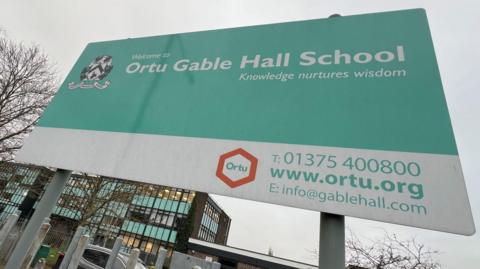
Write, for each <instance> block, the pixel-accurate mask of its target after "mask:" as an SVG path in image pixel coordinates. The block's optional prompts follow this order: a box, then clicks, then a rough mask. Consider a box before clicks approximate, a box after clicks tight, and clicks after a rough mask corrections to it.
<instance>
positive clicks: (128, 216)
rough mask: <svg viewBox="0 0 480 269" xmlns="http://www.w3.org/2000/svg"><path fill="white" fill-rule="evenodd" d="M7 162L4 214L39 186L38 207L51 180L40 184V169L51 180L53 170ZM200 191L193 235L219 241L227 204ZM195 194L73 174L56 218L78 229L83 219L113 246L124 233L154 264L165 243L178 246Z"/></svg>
mask: <svg viewBox="0 0 480 269" xmlns="http://www.w3.org/2000/svg"><path fill="white" fill-rule="evenodd" d="M2 165H3V166H1V167H0V217H1V216H3V215H5V216H7V215H8V214H11V213H13V212H15V211H16V210H17V209H19V208H21V207H22V205H23V204H24V203H25V197H26V196H27V193H32V189H39V190H38V191H37V192H38V195H36V198H37V199H35V201H34V203H33V204H32V206H31V207H32V208H30V210H33V209H34V207H35V202H36V200H38V197H40V196H41V194H42V192H43V187H44V185H45V184H46V183H45V182H44V181H45V180H43V181H42V182H44V183H45V184H42V185H41V188H38V186H37V187H36V188H34V186H36V185H39V184H38V182H39V180H38V178H40V177H39V175H43V177H42V178H47V182H48V179H49V178H51V177H52V176H53V172H52V171H51V170H49V169H46V168H42V167H33V166H25V165H19V164H11V163H4V164H2ZM200 194H201V195H202V197H204V198H202V199H201V200H202V201H204V202H203V203H197V208H196V209H195V212H198V214H196V218H198V219H199V220H198V221H196V223H198V224H196V225H197V226H198V225H199V226H198V227H197V228H198V231H199V233H198V235H197V234H194V235H193V236H194V237H198V238H200V239H203V240H206V241H209V242H215V238H216V235H217V232H218V230H219V229H218V227H219V214H220V212H221V209H219V207H218V205H216V204H215V202H214V201H213V200H211V199H210V198H208V195H207V194H202V193H200ZM34 196H35V195H34ZM195 196H198V195H197V193H195V192H194V191H190V190H185V189H178V188H171V187H165V186H159V185H153V184H147V183H141V182H135V181H127V180H119V179H114V178H109V177H99V176H93V175H87V174H73V175H72V177H71V178H70V180H69V181H68V182H67V185H66V187H65V188H64V190H63V193H62V195H61V197H60V199H59V201H58V203H57V206H56V207H55V208H54V211H53V212H52V213H53V215H52V218H56V219H57V221H58V222H59V223H73V224H72V226H71V227H70V229H72V230H73V229H75V228H76V227H75V226H77V225H83V226H86V227H87V228H88V230H89V233H90V235H91V238H93V243H94V244H97V245H101V246H106V247H111V246H112V245H113V242H114V240H115V238H116V237H117V236H121V237H122V238H123V251H126V252H128V251H129V250H130V249H132V248H138V249H140V251H141V256H140V258H141V259H142V260H144V261H145V262H146V263H147V264H149V263H151V262H154V261H155V259H156V256H157V254H158V251H159V249H160V247H163V248H166V249H168V250H169V251H170V252H171V251H172V249H173V247H174V245H175V242H176V240H177V230H178V227H177V226H178V224H179V223H185V222H184V221H182V220H183V219H184V218H186V217H187V214H188V212H189V210H190V209H191V204H192V201H193V199H194V197H195ZM205 197H206V198H205ZM219 210H220V211H219ZM222 212H223V211H222ZM223 214H224V213H223ZM197 215H198V216H197ZM200 218H201V220H200ZM227 218H228V216H227ZM53 228H55V227H53ZM227 232H228V229H227ZM225 241H226V240H225Z"/></svg>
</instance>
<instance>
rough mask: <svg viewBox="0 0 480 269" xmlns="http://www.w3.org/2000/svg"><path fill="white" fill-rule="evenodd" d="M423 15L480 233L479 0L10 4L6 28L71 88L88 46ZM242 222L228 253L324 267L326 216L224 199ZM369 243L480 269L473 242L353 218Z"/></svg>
mask: <svg viewBox="0 0 480 269" xmlns="http://www.w3.org/2000/svg"><path fill="white" fill-rule="evenodd" d="M417 7H422V8H425V9H426V11H427V15H428V18H429V22H430V28H431V31H432V35H433V40H434V45H435V49H436V53H437V58H438V63H439V67H440V70H441V75H442V81H443V85H444V88H445V94H446V98H447V103H448V107H449V111H450V115H451V119H452V124H453V127H454V132H455V136H456V140H457V145H458V149H459V153H460V158H461V161H462V166H463V171H464V175H465V180H466V185H467V189H468V193H469V196H470V203H471V205H472V210H473V215H474V219H475V223H476V227H477V231H478V230H479V223H480V196H479V195H477V194H476V191H478V190H480V181H479V178H480V165H479V164H478V163H479V162H478V160H479V158H478V155H480V142H479V140H480V128H479V120H478V118H479V116H480V94H479V92H478V91H479V86H478V85H480V79H479V77H480V76H479V74H478V73H479V68H478V63H477V61H478V60H480V59H479V54H480V52H479V51H480V50H479V48H480V41H479V40H480V38H479V37H478V29H479V26H480V25H479V18H480V4H479V3H478V1H474V0H458V1H446V0H443V1H442V0H440V1H439V0H432V1H385V0H381V1H358V0H352V1H341V0H335V1H332V0H330V1H320V0H312V1H301V0H290V1H287V0H271V1H270V0H269V1H266V0H265V1H261V0H253V1H251V0H248V1H247V0H238V1H233V0H232V1H229V0H217V1H214V0H211V1H199V0H192V1H186V0H175V1H165V0H162V1H158V0H155V1H138V0H136V1H119V0H108V1H106V0H103V1H102V0H82V1H66V0H56V1H47V0H44V1H25V0H24V1H18V0H3V1H2V2H1V3H0V28H3V29H4V30H6V31H7V34H8V35H9V36H10V37H11V38H13V39H15V40H17V41H22V42H24V43H27V44H28V43H37V44H38V45H39V46H40V47H41V48H42V49H43V50H44V51H45V53H46V54H48V56H49V58H50V60H51V61H52V63H55V65H56V68H57V69H58V71H59V74H60V76H61V78H62V80H63V78H64V77H65V75H66V74H67V73H68V71H69V70H70V68H71V67H72V65H73V64H74V62H75V61H76V59H77V58H78V56H79V55H80V53H81V52H82V50H83V48H84V47H85V45H86V44H87V43H89V42H93V41H102V40H111V39H121V38H127V37H140V36H151V35H162V34H169V33H178V32H191V31H198V30H210V29H218V28H229V27H237V26H246V25H256V24H266V23H273V22H287V21H295V20H305V19H316V18H325V17H328V16H329V15H331V14H334V13H340V14H342V15H353V14H362V13H371V12H379V11H390V10H398V9H408V8H417ZM215 199H216V200H217V201H218V202H219V203H220V204H221V205H222V207H223V208H224V209H225V210H226V211H227V213H228V214H229V215H230V216H231V218H232V226H231V232H230V236H229V241H228V244H229V245H232V246H235V247H240V248H246V249H250V250H253V251H258V252H263V253H266V252H267V250H268V248H269V247H272V248H273V251H274V254H275V255H276V256H279V257H284V258H288V259H294V260H298V261H303V262H308V263H316V260H315V259H314V258H313V257H312V255H311V253H310V252H309V250H310V251H311V250H313V249H318V230H319V213H318V212H312V211H306V210H300V209H293V208H286V207H280V206H274V205H267V204H262V203H257V202H250V201H244V200H239V199H232V198H226V197H220V196H215ZM347 225H348V226H349V227H350V228H351V229H352V230H353V231H354V232H355V233H356V234H357V235H358V236H360V237H362V238H365V239H369V238H370V239H371V238H375V237H377V236H380V235H381V234H382V233H383V230H384V229H385V230H388V231H389V232H395V233H398V234H399V235H400V236H401V237H403V238H410V237H417V239H418V240H419V241H421V242H423V243H425V244H426V245H427V246H429V247H431V248H433V249H436V250H439V251H441V252H442V254H441V255H440V261H441V263H442V265H443V268H451V269H456V268H462V269H469V268H471V269H475V268H478V267H479V266H480V235H479V233H478V232H477V234H476V235H474V236H471V237H465V236H460V235H452V234H447V233H441V232H432V231H427V230H422V229H417V228H411V227H403V226H398V225H388V224H383V223H380V222H373V221H365V220H360V219H353V218H347Z"/></svg>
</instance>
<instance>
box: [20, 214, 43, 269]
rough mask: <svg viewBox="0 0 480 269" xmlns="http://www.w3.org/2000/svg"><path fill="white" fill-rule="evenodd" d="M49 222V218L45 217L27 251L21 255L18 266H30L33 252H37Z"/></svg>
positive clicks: (25, 268)
mask: <svg viewBox="0 0 480 269" xmlns="http://www.w3.org/2000/svg"><path fill="white" fill-rule="evenodd" d="M49 222H50V219H49V218H47V219H45V222H44V223H43V224H42V226H41V227H40V230H39V231H38V234H37V236H36V237H35V239H34V240H33V242H31V245H30V247H29V248H28V251H27V253H26V254H25V255H24V256H23V260H22V263H21V266H20V268H22V269H28V268H29V267H30V264H31V263H32V261H33V258H34V257H35V254H37V251H38V249H39V248H40V246H41V245H42V242H43V239H45V236H46V235H47V233H48V231H49V230H50V223H49Z"/></svg>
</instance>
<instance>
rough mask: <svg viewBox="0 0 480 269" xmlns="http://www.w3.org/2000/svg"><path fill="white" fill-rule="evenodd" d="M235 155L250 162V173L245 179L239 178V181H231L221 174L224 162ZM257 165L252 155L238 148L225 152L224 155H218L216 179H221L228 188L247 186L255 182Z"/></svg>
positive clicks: (256, 160)
mask: <svg viewBox="0 0 480 269" xmlns="http://www.w3.org/2000/svg"><path fill="white" fill-rule="evenodd" d="M236 155H241V156H242V157H244V158H245V159H247V160H248V161H250V171H249V173H248V175H247V176H246V177H243V178H240V179H236V180H235V179H232V178H230V177H228V176H227V175H225V174H224V173H223V167H224V165H225V161H226V160H227V159H228V158H231V157H233V156H236ZM257 165H258V159H257V158H255V156H253V155H252V154H250V153H248V152H247V151H245V150H244V149H242V148H238V149H236V150H232V151H230V152H227V153H225V154H222V155H220V158H219V160H218V166H217V173H216V175H217V177H218V178H219V179H221V180H222V181H223V182H225V184H227V185H228V186H230V188H236V187H238V186H241V185H244V184H247V183H249V182H252V181H254V180H255V175H256V174H257Z"/></svg>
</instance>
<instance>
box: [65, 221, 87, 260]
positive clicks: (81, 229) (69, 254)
mask: <svg viewBox="0 0 480 269" xmlns="http://www.w3.org/2000/svg"><path fill="white" fill-rule="evenodd" d="M85 230H86V228H85V227H83V226H78V228H77V230H76V231H75V234H74V235H73V238H72V241H71V242H70V245H68V248H67V251H66V252H65V256H63V260H62V263H61V264H60V268H59V269H67V267H68V264H69V263H70V260H71V259H72V255H73V252H74V251H75V249H76V248H77V245H78V240H80V236H82V234H83V233H84V232H85Z"/></svg>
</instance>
